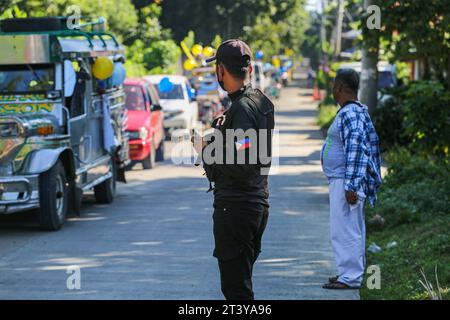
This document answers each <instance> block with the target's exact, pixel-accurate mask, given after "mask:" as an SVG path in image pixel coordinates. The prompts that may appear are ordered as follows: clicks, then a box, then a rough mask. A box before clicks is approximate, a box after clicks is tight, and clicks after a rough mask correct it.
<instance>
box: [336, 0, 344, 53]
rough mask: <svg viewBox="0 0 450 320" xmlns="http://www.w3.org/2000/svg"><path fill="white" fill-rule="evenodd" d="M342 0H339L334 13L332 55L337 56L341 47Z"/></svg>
mask: <svg viewBox="0 0 450 320" xmlns="http://www.w3.org/2000/svg"><path fill="white" fill-rule="evenodd" d="M344 6H345V4H344V0H339V3H338V8H337V13H336V39H335V48H334V55H335V57H339V55H340V53H341V47H342V23H343V21H344Z"/></svg>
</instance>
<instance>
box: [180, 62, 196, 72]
mask: <svg viewBox="0 0 450 320" xmlns="http://www.w3.org/2000/svg"><path fill="white" fill-rule="evenodd" d="M183 66H184V69H185V70H186V71H191V70H192V69H194V68H195V67H196V66H197V61H195V60H191V59H189V60H186V61H184V64H183Z"/></svg>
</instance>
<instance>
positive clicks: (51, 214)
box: [39, 160, 69, 231]
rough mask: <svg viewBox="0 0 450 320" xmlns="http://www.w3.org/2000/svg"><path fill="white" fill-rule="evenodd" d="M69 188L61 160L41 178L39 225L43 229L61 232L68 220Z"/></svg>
mask: <svg viewBox="0 0 450 320" xmlns="http://www.w3.org/2000/svg"><path fill="white" fill-rule="evenodd" d="M68 196H69V187H68V182H67V177H66V171H65V170H64V167H63V165H62V163H61V161H60V160H58V162H56V164H55V165H54V166H53V167H52V168H51V169H50V170H48V171H47V172H44V173H42V174H41V175H40V176H39V204H40V206H39V224H40V226H41V228H42V229H44V230H50V231H55V230H59V229H60V228H61V227H62V225H63V224H64V221H65V220H66V214H67V208H68Z"/></svg>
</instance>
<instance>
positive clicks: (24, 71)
mask: <svg viewBox="0 0 450 320" xmlns="http://www.w3.org/2000/svg"><path fill="white" fill-rule="evenodd" d="M54 88H55V69H54V66H53V65H52V64H21V65H7V66H5V65H3V66H0V92H1V93H11V94H14V93H30V92H42V91H51V90H54Z"/></svg>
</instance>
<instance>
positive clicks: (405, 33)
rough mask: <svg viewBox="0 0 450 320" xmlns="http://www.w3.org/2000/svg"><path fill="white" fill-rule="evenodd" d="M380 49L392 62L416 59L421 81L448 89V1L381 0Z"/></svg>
mask: <svg viewBox="0 0 450 320" xmlns="http://www.w3.org/2000/svg"><path fill="white" fill-rule="evenodd" d="M379 6H380V7H381V16H382V20H381V21H382V24H383V25H382V28H381V36H382V38H383V39H384V40H386V42H387V45H386V46H385V47H384V48H383V49H385V50H386V51H387V52H388V53H389V54H390V57H391V59H392V60H404V61H405V60H406V61H411V60H419V61H420V64H421V65H422V70H421V72H420V73H421V78H422V79H425V80H428V79H436V80H438V81H440V82H441V83H443V84H445V85H446V87H447V89H450V35H449V34H450V33H449V30H450V6H449V3H448V0H433V1H429V0H404V1H396V0H384V1H380V3H379Z"/></svg>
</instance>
